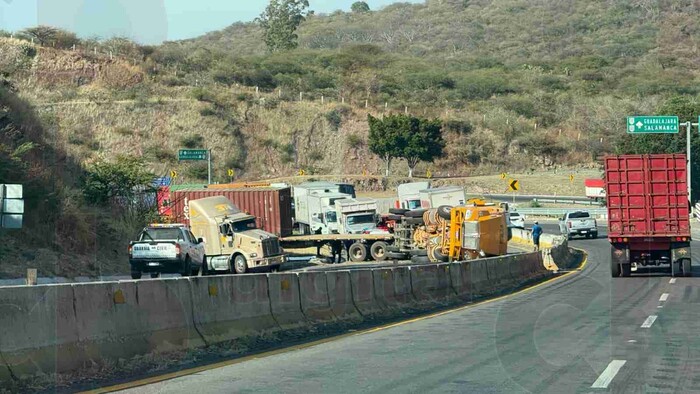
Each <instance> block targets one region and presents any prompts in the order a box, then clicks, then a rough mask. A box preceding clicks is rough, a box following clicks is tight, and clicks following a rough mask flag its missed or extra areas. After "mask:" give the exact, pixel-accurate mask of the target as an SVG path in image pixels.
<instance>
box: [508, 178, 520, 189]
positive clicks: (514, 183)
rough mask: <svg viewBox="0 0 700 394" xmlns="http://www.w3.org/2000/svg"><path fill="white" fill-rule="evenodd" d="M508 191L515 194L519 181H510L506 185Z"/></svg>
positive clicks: (518, 187)
mask: <svg viewBox="0 0 700 394" xmlns="http://www.w3.org/2000/svg"><path fill="white" fill-rule="evenodd" d="M508 189H509V190H510V191H512V192H517V191H518V190H520V181H519V180H517V179H511V180H510V182H509V183H508Z"/></svg>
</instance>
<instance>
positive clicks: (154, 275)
mask: <svg viewBox="0 0 700 394" xmlns="http://www.w3.org/2000/svg"><path fill="white" fill-rule="evenodd" d="M151 278H153V279H157V278H160V272H151Z"/></svg>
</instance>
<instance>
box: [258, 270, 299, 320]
mask: <svg viewBox="0 0 700 394" xmlns="http://www.w3.org/2000/svg"><path fill="white" fill-rule="evenodd" d="M266 276H267V283H268V289H269V291H270V309H271V311H272V317H273V318H274V319H275V321H276V322H277V324H279V325H280V327H282V328H283V329H298V328H302V327H307V326H308V325H309V321H308V320H307V319H306V317H305V316H304V313H303V312H302V310H301V299H300V295H299V277H298V276H297V274H267V275H266Z"/></svg>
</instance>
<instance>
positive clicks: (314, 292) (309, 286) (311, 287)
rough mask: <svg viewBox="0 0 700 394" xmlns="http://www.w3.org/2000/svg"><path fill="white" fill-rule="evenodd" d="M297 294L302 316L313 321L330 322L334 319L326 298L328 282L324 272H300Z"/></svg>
mask: <svg viewBox="0 0 700 394" xmlns="http://www.w3.org/2000/svg"><path fill="white" fill-rule="evenodd" d="M297 275H298V276H299V294H300V297H301V298H300V299H301V310H302V312H304V316H306V318H307V319H309V320H310V321H311V322H313V323H321V322H332V321H335V320H336V317H335V315H334V314H333V310H332V309H331V304H330V301H329V299H328V284H327V281H326V273H325V272H323V271H318V272H300V273H298V274H297Z"/></svg>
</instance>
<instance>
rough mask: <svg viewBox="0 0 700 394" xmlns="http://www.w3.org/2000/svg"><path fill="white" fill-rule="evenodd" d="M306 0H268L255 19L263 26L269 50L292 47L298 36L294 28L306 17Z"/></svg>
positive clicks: (294, 46) (296, 43) (295, 43)
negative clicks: (262, 10)
mask: <svg viewBox="0 0 700 394" xmlns="http://www.w3.org/2000/svg"><path fill="white" fill-rule="evenodd" d="M308 7H309V2H308V0H270V4H268V5H267V8H265V11H264V12H263V13H262V14H261V15H260V17H259V18H258V19H257V21H258V23H259V24H260V26H261V27H262V28H263V31H264V33H263V35H264V41H265V44H266V45H267V49H268V50H269V51H270V52H277V51H282V50H289V49H294V48H296V47H297V45H298V42H297V39H298V38H299V37H298V36H297V34H296V30H297V28H298V27H299V25H300V24H301V23H302V22H303V21H304V20H305V19H306V15H307V13H306V9H307V8H308Z"/></svg>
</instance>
